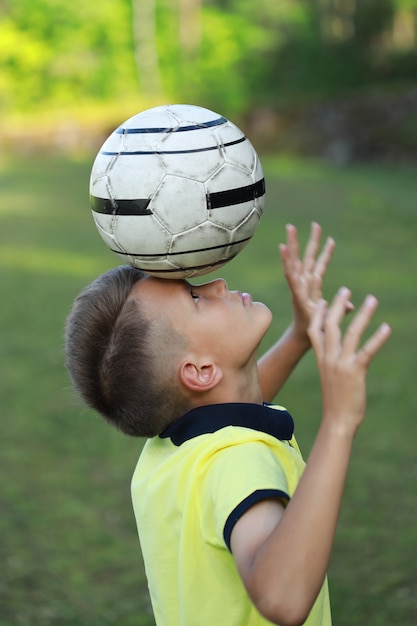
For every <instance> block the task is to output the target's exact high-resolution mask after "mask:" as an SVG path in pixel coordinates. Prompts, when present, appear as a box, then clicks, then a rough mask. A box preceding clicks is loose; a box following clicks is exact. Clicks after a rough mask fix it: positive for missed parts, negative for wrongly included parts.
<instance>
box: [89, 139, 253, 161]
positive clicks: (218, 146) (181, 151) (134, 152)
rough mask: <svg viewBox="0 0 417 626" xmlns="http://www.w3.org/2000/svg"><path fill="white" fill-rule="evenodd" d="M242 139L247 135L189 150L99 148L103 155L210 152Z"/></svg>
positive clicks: (235, 143) (234, 144) (227, 146)
mask: <svg viewBox="0 0 417 626" xmlns="http://www.w3.org/2000/svg"><path fill="white" fill-rule="evenodd" d="M243 141H247V137H246V136H245V135H243V137H240V139H235V141H230V142H229V143H222V144H220V145H217V144H216V145H215V146H207V147H206V148H193V149H191V150H133V151H132V152H127V151H122V152H109V151H107V150H100V154H102V155H103V156H146V155H152V154H194V153H196V152H210V151H211V150H219V149H222V148H230V146H236V145H237V144H239V143H242V142H243Z"/></svg>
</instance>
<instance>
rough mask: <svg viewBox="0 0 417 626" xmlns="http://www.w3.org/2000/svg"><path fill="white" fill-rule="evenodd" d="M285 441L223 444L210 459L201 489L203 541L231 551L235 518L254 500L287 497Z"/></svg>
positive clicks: (236, 519)
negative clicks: (273, 443) (272, 445)
mask: <svg viewBox="0 0 417 626" xmlns="http://www.w3.org/2000/svg"><path fill="white" fill-rule="evenodd" d="M287 445H288V444H287V443H285V442H280V441H277V445H276V446H274V447H271V446H270V445H268V443H267V442H265V441H264V440H262V438H259V439H257V440H254V441H246V442H237V443H235V444H231V445H228V446H226V447H222V448H221V449H219V450H218V451H217V452H216V453H215V454H213V455H212V456H211V458H210V462H209V463H208V464H207V468H206V471H205V472H204V475H203V477H202V481H201V490H200V498H201V499H200V511H201V527H202V534H203V537H204V540H205V541H207V542H208V543H210V544H212V545H215V546H217V547H223V548H224V546H226V547H227V548H228V549H229V550H230V536H231V533H232V530H233V527H234V525H235V524H236V522H237V521H238V519H239V518H240V517H241V516H242V515H243V514H244V513H245V512H246V511H247V510H248V509H249V508H250V507H251V506H253V505H254V504H255V503H256V502H259V501H261V500H264V499H266V498H271V497H276V498H280V499H282V500H284V501H288V500H289V499H290V493H289V485H288V480H287V475H286V468H285V466H286V462H285V456H286V450H285V448H286V446H287Z"/></svg>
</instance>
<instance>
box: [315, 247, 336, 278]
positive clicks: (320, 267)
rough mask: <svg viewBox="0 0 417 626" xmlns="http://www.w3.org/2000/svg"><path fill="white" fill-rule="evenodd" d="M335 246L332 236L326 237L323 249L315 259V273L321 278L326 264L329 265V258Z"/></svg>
mask: <svg viewBox="0 0 417 626" xmlns="http://www.w3.org/2000/svg"><path fill="white" fill-rule="evenodd" d="M335 247H336V242H335V240H334V239H333V238H332V237H328V238H327V241H326V245H325V246H324V248H323V251H322V253H321V254H320V256H319V258H318V260H317V263H316V268H315V273H316V274H318V275H319V276H320V277H321V278H322V277H323V276H324V274H325V272H326V269H327V266H328V265H329V262H330V259H331V258H332V255H333V252H334V249H335Z"/></svg>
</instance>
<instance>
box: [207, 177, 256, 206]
mask: <svg viewBox="0 0 417 626" xmlns="http://www.w3.org/2000/svg"><path fill="white" fill-rule="evenodd" d="M263 195H265V179H264V178H262V179H261V180H259V181H258V182H257V183H253V184H252V185H247V186H246V187H237V188H236V189H227V190H226V191H216V192H214V193H209V194H207V196H206V200H207V209H208V210H209V211H211V210H212V209H221V208H222V207H225V206H231V205H233V204H243V203H244V202H250V201H251V200H255V198H261V197H262V196H263Z"/></svg>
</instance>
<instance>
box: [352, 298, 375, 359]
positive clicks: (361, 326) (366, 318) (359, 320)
mask: <svg viewBox="0 0 417 626" xmlns="http://www.w3.org/2000/svg"><path fill="white" fill-rule="evenodd" d="M377 306H378V300H377V299H376V298H375V297H374V296H372V295H368V296H367V297H366V298H365V300H364V302H363V304H362V306H361V307H360V309H359V311H358V312H357V313H356V315H355V317H354V318H353V319H352V321H351V323H350V324H349V326H348V328H347V330H346V333H345V339H344V348H345V350H346V351H347V352H350V353H353V352H356V350H357V349H358V346H359V343H360V340H361V337H362V335H363V333H364V331H365V329H366V328H367V326H368V325H369V322H370V321H371V319H372V316H373V315H374V313H375V311H376V309H377Z"/></svg>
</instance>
